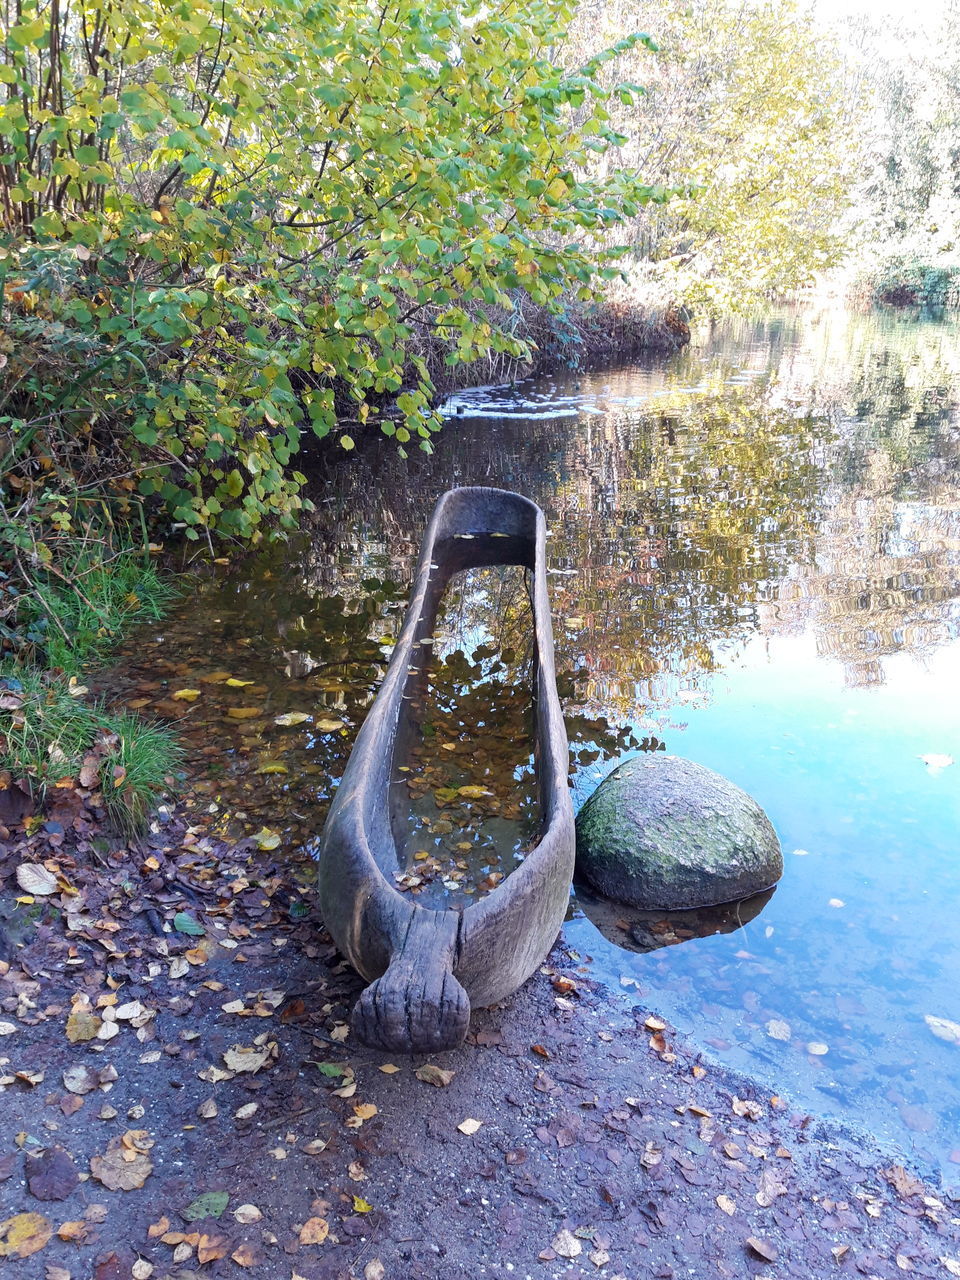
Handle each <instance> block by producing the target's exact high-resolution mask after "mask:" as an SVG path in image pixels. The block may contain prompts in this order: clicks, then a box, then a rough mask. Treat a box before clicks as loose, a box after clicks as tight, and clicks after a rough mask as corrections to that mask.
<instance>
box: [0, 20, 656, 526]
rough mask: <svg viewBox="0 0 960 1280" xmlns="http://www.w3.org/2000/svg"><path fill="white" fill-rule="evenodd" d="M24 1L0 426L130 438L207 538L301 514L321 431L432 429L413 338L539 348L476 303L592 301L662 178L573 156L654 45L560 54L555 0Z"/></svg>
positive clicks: (3, 200) (10, 165) (473, 354)
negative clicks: (580, 60)
mask: <svg viewBox="0 0 960 1280" xmlns="http://www.w3.org/2000/svg"><path fill="white" fill-rule="evenodd" d="M18 13H19V17H18V20H17V21H16V22H15V23H14V24H13V25H12V26H11V27H10V28H9V30H8V31H7V41H6V46H5V53H4V61H3V63H2V65H0V82H3V83H5V84H6V85H7V98H6V101H5V102H4V103H3V104H2V105H0V217H2V220H3V221H2V226H3V229H4V232H5V242H4V244H3V245H2V246H0V254H2V255H3V257H2V261H0V269H2V270H3V271H4V273H5V274H4V279H3V281H2V284H3V293H4V298H5V313H4V328H5V333H4V334H3V335H2V336H0V361H4V362H5V363H6V365H7V389H6V391H5V393H4V394H3V395H2V396H0V430H3V429H4V428H5V429H6V430H7V432H8V433H9V434H10V436H11V438H12V440H13V447H14V449H16V450H18V451H19V452H20V453H21V454H22V455H24V456H27V455H29V456H30V457H31V458H32V459H33V461H34V463H35V465H36V466H40V465H41V464H40V463H39V462H37V459H40V458H44V457H46V458H52V459H53V460H54V464H55V465H56V464H58V463H59V460H60V458H61V457H62V456H63V454H64V452H65V451H67V450H69V449H73V450H74V451H75V450H76V447H77V445H78V444H80V445H82V446H84V447H85V448H86V449H87V453H88V454H89V452H90V451H91V450H92V451H94V452H95V454H96V456H97V457H98V458H99V459H101V461H102V460H103V459H109V458H116V457H117V456H118V455H119V457H121V458H123V459H129V461H130V463H132V467H133V469H134V471H135V486H136V489H137V490H138V492H139V493H140V494H141V495H143V496H146V497H148V498H151V499H157V500H159V501H160V502H161V503H162V504H163V506H164V507H165V509H166V510H167V511H168V512H169V514H170V516H171V517H172V520H173V522H174V523H175V524H176V525H178V526H182V527H183V528H184V529H185V532H186V535H187V537H188V538H194V539H195V538H198V537H200V536H201V535H202V533H203V531H204V530H205V529H207V530H216V531H218V532H220V533H223V534H227V535H232V536H238V537H242V538H247V539H254V540H256V539H257V538H258V537H260V536H261V534H262V531H263V530H264V529H265V528H267V527H270V526H272V525H273V526H276V525H279V526H280V527H284V526H291V525H293V524H294V523H295V521H296V518H297V513H298V510H299V509H300V507H301V506H302V499H301V497H300V493H299V490H300V486H301V484H302V482H303V477H302V476H301V475H300V474H299V473H298V472H297V471H296V470H295V469H293V467H292V465H291V460H292V458H293V456H294V454H295V453H296V451H297V448H298V444H299V439H300V432H301V429H302V428H304V427H305V426H306V427H308V428H312V430H313V431H314V432H315V433H316V434H317V435H318V436H321V437H323V436H326V435H328V434H329V433H331V432H334V430H335V429H337V438H338V439H339V443H340V444H341V445H342V447H343V448H345V449H350V448H352V447H353V443H354V435H355V434H356V432H357V431H362V430H364V429H369V428H371V427H372V426H373V424H374V423H376V424H377V426H378V427H379V429H380V430H382V431H383V432H384V433H385V434H387V435H389V436H393V437H394V439H395V441H396V442H397V443H398V445H399V446H400V447H401V449H402V448H404V447H405V446H406V445H407V444H410V443H415V444H418V445H419V446H420V447H421V448H424V449H427V450H429V448H430V437H431V434H432V433H433V432H434V431H435V430H436V429H437V427H438V425H439V421H438V419H437V418H436V417H435V416H434V415H433V414H432V412H431V410H430V407H429V406H430V400H431V393H432V383H431V378H430V375H429V371H428V369H427V367H426V365H425V364H424V362H423V361H422V359H420V358H419V357H418V356H417V355H416V354H413V355H411V354H410V353H411V351H412V350H413V351H414V352H415V343H414V339H415V337H416V335H417V334H418V333H419V332H421V331H424V332H433V333H440V334H442V335H444V337H445V338H446V340H447V343H448V348H449V354H448V357H447V358H448V360H449V362H451V363H456V362H460V361H472V360H474V359H476V358H478V357H479V356H482V355H485V354H487V353H489V352H500V351H502V352H505V353H508V354H511V355H514V356H518V355H519V356H522V355H524V354H525V353H526V350H527V346H526V344H525V343H524V342H523V340H522V339H519V338H517V337H516V336H515V335H514V334H513V333H512V332H511V326H510V324H509V323H506V324H491V323H490V322H489V321H488V320H487V319H486V318H485V317H484V314H483V311H482V307H484V306H487V307H492V308H502V309H503V310H504V311H505V312H506V313H508V314H509V313H510V312H511V311H512V309H513V299H514V297H515V296H517V294H518V293H521V294H524V295H526V296H528V297H529V298H531V299H532V300H533V301H535V302H537V303H540V304H544V305H547V306H559V305H560V304H559V298H560V295H561V293H562V291H563V290H564V289H565V288H572V289H573V290H574V291H578V292H581V293H584V294H588V293H589V290H590V284H591V280H592V278H593V274H594V271H595V268H597V266H598V265H599V267H600V268H601V273H602V272H604V271H606V272H608V273H613V272H614V271H615V268H614V266H613V265H612V263H613V261H614V260H615V258H616V250H615V249H607V250H604V251H602V252H599V251H595V250H594V249H593V248H592V247H591V243H590V240H591V236H594V235H595V234H597V233H599V232H600V231H601V230H603V229H604V228H606V227H608V226H610V225H614V224H616V223H617V222H618V221H619V220H620V219H622V218H623V217H630V216H632V215H634V214H635V213H636V211H637V209H638V207H639V205H640V204H641V203H643V202H644V201H646V200H648V199H650V198H656V199H663V198H665V194H666V193H664V192H663V191H659V190H658V191H654V190H652V189H651V188H649V187H647V186H645V185H644V184H643V183H642V181H640V179H639V178H637V177H636V175H633V174H617V173H613V174H611V175H609V176H606V177H603V178H596V179H585V178H583V177H581V176H578V175H581V174H583V173H584V172H586V170H587V163H586V162H587V160H588V159H589V158H590V157H595V155H596V154H597V153H601V152H603V151H604V150H606V149H607V148H609V147H610V146H613V145H616V144H617V143H618V142H620V141H622V139H620V138H619V136H618V135H617V134H616V133H615V132H614V131H613V130H612V128H611V127H610V125H609V122H608V115H607V110H606V107H605V105H604V104H605V100H606V99H607V97H608V96H609V92H608V91H607V90H605V89H602V88H601V87H600V85H599V83H598V81H597V73H598V71H599V70H600V68H601V67H602V66H603V65H604V63H606V62H607V61H608V60H609V59H610V58H612V57H613V56H614V55H615V54H616V53H617V52H620V51H623V50H625V49H627V48H629V47H631V46H633V45H634V44H637V43H642V44H647V45H650V43H651V42H650V41H649V40H648V38H647V37H644V36H637V37H631V38H629V39H627V40H624V41H621V42H620V43H619V44H618V45H617V46H616V48H615V49H614V50H610V51H607V52H605V53H602V54H600V55H598V56H596V57H594V58H591V59H590V60H589V61H587V62H586V63H585V64H584V65H583V66H582V67H580V68H577V69H576V70H573V71H567V70H565V69H564V68H563V67H562V66H560V65H559V64H558V63H557V62H556V61H555V60H553V58H552V57H551V56H550V55H549V54H548V52H547V51H548V50H550V49H551V48H556V47H558V46H559V44H560V43H561V40H562V36H563V33H564V27H565V24H566V22H567V21H568V20H569V18H570V13H571V11H570V9H569V7H567V6H566V5H548V4H544V3H541V2H540V0H512V2H511V3H508V4H507V5H506V6H498V7H496V8H494V9H491V8H490V7H489V6H487V5H486V4H484V3H483V2H482V0H467V3H466V4H463V5H458V6H450V5H448V4H446V3H443V2H442V0H422V2H421V3H416V4H414V3H411V0H396V2H395V3H393V4H386V5H384V6H382V7H381V6H370V5H368V4H367V3H366V2H365V0H343V2H342V3H338V4H337V5H324V4H318V3H314V2H313V0H257V3H256V4H252V3H249V2H248V0H190V3H187V2H186V0H181V2H179V3H178V2H175V3H172V4H169V5H157V4H154V3H150V2H149V0H125V3H123V4H121V5H118V4H115V3H113V2H112V0H73V3H72V4H69V3H67V0H61V3H60V4H59V5H49V6H48V7H44V6H43V4H41V3H38V0H20V3H19V4H18ZM51 50H53V51H54V52H53V54H51ZM616 92H617V93H618V95H619V96H620V97H622V98H627V99H629V98H631V97H632V95H633V93H634V88H633V87H632V86H618V87H617V89H616ZM478 308H481V309H480V310H478ZM408 376H409V377H410V378H411V381H410V383H409V384H408V385H406V386H405V385H404V379H405V377H408ZM384 397H395V398H396V403H397V405H398V407H399V409H400V411H401V412H402V414H403V419H402V421H401V423H400V424H399V425H397V424H396V423H395V422H394V421H393V420H391V419H388V418H382V419H379V418H378V414H377V407H378V405H379V403H380V402H381V400H382V399H383V398H384ZM344 419H347V420H348V422H349V425H348V427H347V429H344V428H343V420H344ZM351 432H353V434H351ZM129 470H130V468H129V467H124V466H120V467H116V468H114V471H115V472H117V473H119V472H127V471H129Z"/></svg>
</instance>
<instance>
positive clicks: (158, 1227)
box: [147, 1214, 170, 1240]
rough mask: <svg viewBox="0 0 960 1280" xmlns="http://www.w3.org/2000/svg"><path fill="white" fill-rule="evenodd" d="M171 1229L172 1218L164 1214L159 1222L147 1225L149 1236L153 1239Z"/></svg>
mask: <svg viewBox="0 0 960 1280" xmlns="http://www.w3.org/2000/svg"><path fill="white" fill-rule="evenodd" d="M169 1230H170V1219H169V1218H168V1217H167V1216H166V1214H164V1216H163V1217H162V1218H161V1219H160V1221H159V1222H153V1223H151V1224H150V1226H149V1227H147V1236H148V1238H149V1239H151V1240H156V1238H157V1236H165V1235H166V1234H167V1232H168V1231H169Z"/></svg>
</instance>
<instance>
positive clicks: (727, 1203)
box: [717, 1196, 737, 1218]
mask: <svg viewBox="0 0 960 1280" xmlns="http://www.w3.org/2000/svg"><path fill="white" fill-rule="evenodd" d="M717 1206H718V1208H720V1209H722V1210H723V1212H724V1213H725V1214H726V1215H727V1217H728V1218H731V1217H733V1215H734V1214H735V1213H736V1212H737V1204H736V1201H735V1200H731V1199H730V1197H729V1196H717Z"/></svg>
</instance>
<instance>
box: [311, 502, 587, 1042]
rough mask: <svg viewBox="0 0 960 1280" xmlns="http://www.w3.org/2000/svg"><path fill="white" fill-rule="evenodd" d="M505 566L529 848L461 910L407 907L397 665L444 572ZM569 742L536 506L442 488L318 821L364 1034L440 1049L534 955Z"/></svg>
mask: <svg viewBox="0 0 960 1280" xmlns="http://www.w3.org/2000/svg"><path fill="white" fill-rule="evenodd" d="M489 564H518V565H522V566H524V567H525V568H527V569H528V570H529V571H530V574H531V603H532V607H533V632H534V641H535V655H536V661H535V686H536V689H535V691H536V734H535V742H536V745H535V760H536V769H537V779H538V785H539V793H540V809H541V815H542V826H541V831H540V834H539V838H538V841H537V844H536V846H535V847H534V848H533V850H532V851H531V852H530V853H528V854H527V856H526V858H525V860H524V861H523V862H522V863H521V864H520V865H519V866H518V867H517V868H516V869H515V870H514V871H513V872H511V874H510V875H508V876H507V877H506V879H505V880H504V881H503V882H502V883H501V884H500V885H498V887H497V888H496V889H494V890H493V892H492V893H490V894H489V895H488V896H487V897H485V898H483V899H481V900H480V901H477V902H474V903H471V904H470V905H469V906H467V907H466V908H464V909H460V910H455V909H452V908H449V909H446V910H434V909H431V908H429V907H424V906H421V905H420V904H419V903H417V902H416V901H415V900H413V899H411V898H410V897H409V896H406V895H404V894H402V893H400V892H399V891H398V890H397V889H396V888H395V886H394V883H393V877H394V874H395V873H396V872H397V871H398V870H400V869H401V868H400V867H399V863H398V856H397V850H396V844H395V841H394V836H393V830H392V825H391V817H390V799H389V797H390V785H391V778H392V777H393V773H394V755H395V752H396V750H397V746H398V730H399V727H400V725H401V723H402V719H403V715H404V707H403V701H404V697H405V690H406V688H407V682H408V678H409V674H410V671H411V669H412V668H414V667H415V665H416V663H417V661H418V659H419V655H420V653H421V652H422V650H421V648H420V647H419V646H420V642H421V641H423V640H424V639H428V638H429V637H430V636H431V634H432V631H433V627H434V623H435V620H436V613H437V608H438V606H439V603H440V599H441V598H442V595H443V591H444V589H445V588H446V585H447V582H448V581H449V579H450V577H451V576H452V575H453V574H454V573H456V572H458V571H459V570H461V569H466V568H474V567H481V566H485V565H489ZM568 761H569V754H568V749H567V739H566V732H565V730H564V725H563V716H562V713H561V709H560V701H559V697H558V695H557V687H556V674H555V668H554V654H553V632H552V627H551V622H550V608H549V599H548V595H547V577H546V527H545V523H544V518H543V513H542V512H541V511H540V509H539V508H538V507H537V506H536V505H535V504H534V503H532V502H530V501H529V499H527V498H523V497H521V496H520V495H519V494H515V493H509V492H507V491H506V490H501V489H482V488H464V489H452V490H450V491H449V492H448V493H445V494H444V495H443V496H442V497H441V498H440V500H439V501H438V503H437V505H436V507H435V509H434V512H433V516H432V517H431V520H430V524H429V526H428V528H427V531H426V534H425V536H424V541H423V546H422V549H421V553H420V559H419V561H418V564H417V569H416V573H415V575H414V580H413V587H412V591H411V599H410V604H409V606H408V609H407V614H406V618H405V620H404V624H403V627H402V629H401V632H400V636H399V639H398V641H397V644H396V646H395V648H394V652H393V655H392V657H391V660H390V664H389V666H388V668H387V672H386V675H385V676H384V679H383V683H382V684H381V687H380V690H379V692H378V694H377V697H376V699H375V701H374V704H373V706H372V707H371V709H370V712H369V714H368V716H367V718H366V720H365V721H364V724H363V726H362V728H361V730H360V733H359V734H358V736H357V740H356V743H355V744H354V748H353V751H352V752H351V755H350V759H349V761H348V763H347V768H346V770H345V772H344V775H343V779H342V781H341V783H340V786H339V788H338V790H337V794H336V797H335V799H334V801H333V804H332V806H331V809H330V813H329V816H328V818H327V822H326V825H325V827H324V831H323V836H322V840H321V848H320V865H319V892H320V903H321V909H322V912H323V917H324V921H325V923H326V925H327V928H328V929H329V931H330V933H331V935H332V936H333V938H334V941H335V942H336V944H337V946H338V947H339V948H340V950H341V951H342V952H343V954H344V955H345V956H346V957H347V959H348V960H349V961H350V963H351V964H352V965H353V967H354V968H355V969H356V970H357V972H358V973H360V974H361V975H362V976H363V977H364V978H366V979H367V980H368V981H369V982H370V984H371V985H370V986H368V987H367V989H366V990H365V991H364V992H363V994H362V996H361V998H360V1000H359V1001H358V1003H357V1006H356V1008H355V1010H354V1013H353V1019H352V1021H353V1027H354V1031H355V1033H356V1035H357V1036H358V1038H359V1039H361V1040H362V1041H363V1042H364V1043H366V1044H369V1045H372V1046H374V1047H378V1048H382V1049H386V1050H388V1051H390V1052H408V1053H419V1052H435V1051H437V1050H440V1049H449V1048H453V1047H455V1046H456V1045H458V1044H460V1043H461V1042H462V1040H463V1038H464V1036H465V1035H466V1032H467V1029H468V1027H469V1021H470V1010H471V1006H480V1007H482V1006H486V1005H490V1004H495V1003H496V1002H497V1001H499V1000H502V999H504V998H505V997H507V996H509V995H510V994H512V992H514V991H515V990H516V989H517V988H518V987H519V986H520V985H521V984H522V983H523V982H525V981H526V979H527V978H528V977H529V976H530V974H531V973H532V972H533V971H534V969H535V968H536V967H537V966H538V965H539V964H540V963H541V962H542V960H543V958H544V956H545V955H546V954H547V952H548V951H549V949H550V947H551V946H552V944H553V942H554V940H555V939H556V936H557V933H558V931H559V928H560V925H561V922H562V920H563V917H564V914H565V912H566V908H567V904H568V901H569V894H570V883H571V879H572V875H573V865H574V857H575V847H576V839H575V831H574V817H573V806H572V803H571V799H570V792H569V788H568V782H567V774H568Z"/></svg>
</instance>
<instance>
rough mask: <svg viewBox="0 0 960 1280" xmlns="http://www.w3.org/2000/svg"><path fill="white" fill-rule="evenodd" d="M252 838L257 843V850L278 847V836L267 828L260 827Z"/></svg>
mask: <svg viewBox="0 0 960 1280" xmlns="http://www.w3.org/2000/svg"><path fill="white" fill-rule="evenodd" d="M253 838H254V840H256V842H257V848H258V849H264V850H270V849H277V848H279V846H280V836H279V835H278V834H277V832H276V831H271V830H270V828H269V827H261V828H260V830H259V831H258V832H257V834H256V835H255V836H254V837H253Z"/></svg>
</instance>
